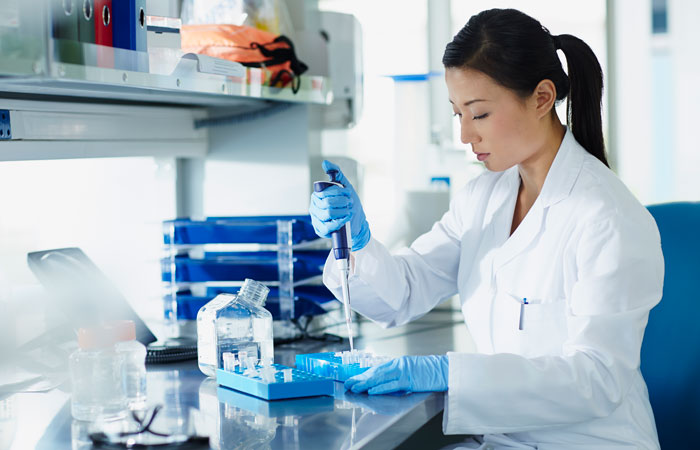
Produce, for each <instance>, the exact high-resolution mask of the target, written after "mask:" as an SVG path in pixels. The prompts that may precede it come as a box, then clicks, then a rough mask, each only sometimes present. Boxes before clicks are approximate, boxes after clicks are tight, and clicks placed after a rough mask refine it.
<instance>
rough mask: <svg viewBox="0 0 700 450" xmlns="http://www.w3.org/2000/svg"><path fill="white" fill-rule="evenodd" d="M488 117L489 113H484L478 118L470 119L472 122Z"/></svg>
mask: <svg viewBox="0 0 700 450" xmlns="http://www.w3.org/2000/svg"><path fill="white" fill-rule="evenodd" d="M488 116H489V113H484V114H481V115H479V116H474V117H472V119H473V120H479V119H485V118H487V117H488Z"/></svg>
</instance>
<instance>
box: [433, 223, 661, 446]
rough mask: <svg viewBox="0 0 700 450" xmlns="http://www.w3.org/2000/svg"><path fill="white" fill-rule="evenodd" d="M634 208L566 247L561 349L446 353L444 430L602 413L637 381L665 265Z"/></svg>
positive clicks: (519, 427)
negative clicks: (569, 252) (567, 288)
mask: <svg viewBox="0 0 700 450" xmlns="http://www.w3.org/2000/svg"><path fill="white" fill-rule="evenodd" d="M644 212H646V211H644ZM635 216H636V217H635V218H625V217H619V216H617V217H614V218H610V219H609V220H604V221H601V222H599V223H596V224H593V225H592V226H587V227H586V229H584V230H583V232H582V233H581V238H580V240H579V241H578V244H577V245H575V246H574V247H573V248H575V249H576V251H575V255H574V256H572V258H575V261H576V267H577V280H576V282H575V283H574V284H573V289H572V292H571V296H570V298H569V299H568V302H569V304H568V308H567V309H568V311H567V329H568V334H567V339H566V341H565V343H564V345H563V349H562V354H561V355H556V356H542V357H537V358H532V359H526V358H524V357H522V356H519V355H514V354H505V353H504V354H494V355H481V354H462V353H449V354H448V355H449V390H448V394H447V398H446V404H447V406H446V412H445V417H444V422H443V427H444V431H445V433H449V434H461V433H464V434H482V433H484V434H485V433H510V432H518V431H531V430H537V429H542V428H549V427H553V426H557V425H565V424H572V423H576V422H583V421H589V420H592V419H595V418H600V417H606V416H608V415H610V414H611V413H612V412H613V411H614V410H615V409H616V408H617V407H618V406H619V405H620V403H621V401H622V400H623V399H624V397H625V395H626V394H627V392H628V390H629V389H630V387H631V386H633V385H635V384H636V383H635V381H636V382H637V383H638V382H639V377H640V375H639V363H640V349H641V344H642V337H643V335H644V329H645V327H646V324H647V319H648V315H649V310H650V309H651V308H652V307H653V306H654V305H656V304H657V303H658V302H659V300H660V298H661V293H662V287H663V275H664V274H663V271H664V263H663V255H662V253H661V244H660V239H659V234H658V229H657V228H656V224H655V222H653V219H652V218H651V216H648V217H647V216H646V215H642V214H637V215H635ZM640 222H641V223H640Z"/></svg>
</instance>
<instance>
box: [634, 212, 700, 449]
mask: <svg viewBox="0 0 700 450" xmlns="http://www.w3.org/2000/svg"><path fill="white" fill-rule="evenodd" d="M648 209H649V212H651V215H652V216H654V219H655V220H656V224H657V225H658V226H659V232H660V234H661V249H662V251H663V254H664V260H665V264H666V273H665V278H664V291H663V297H662V299H661V303H659V304H658V305H657V306H656V307H655V308H654V309H652V310H651V313H650V314H649V324H648V325H647V328H646V332H645V334H644V342H643V344H642V355H641V370H642V374H643V375H644V379H645V380H646V383H647V386H648V388H649V399H650V400H651V406H652V409H653V410H654V417H655V419H656V428H657V430H658V432H659V441H660V443H661V448H662V449H666V448H669V449H670V448H673V449H676V448H678V449H680V448H698V447H694V446H693V445H692V444H691V442H693V441H696V445H697V439H698V438H697V436H696V434H697V432H698V431H699V430H700V203H689V202H688V203H665V204H660V205H652V206H649V207H648Z"/></svg>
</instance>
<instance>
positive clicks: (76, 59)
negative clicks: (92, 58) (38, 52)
mask: <svg viewBox="0 0 700 450" xmlns="http://www.w3.org/2000/svg"><path fill="white" fill-rule="evenodd" d="M51 28H52V36H53V37H54V39H55V42H54V44H55V49H54V51H55V52H56V57H57V59H58V60H59V61H61V62H64V63H70V64H83V48H82V46H81V45H80V42H78V0H51Z"/></svg>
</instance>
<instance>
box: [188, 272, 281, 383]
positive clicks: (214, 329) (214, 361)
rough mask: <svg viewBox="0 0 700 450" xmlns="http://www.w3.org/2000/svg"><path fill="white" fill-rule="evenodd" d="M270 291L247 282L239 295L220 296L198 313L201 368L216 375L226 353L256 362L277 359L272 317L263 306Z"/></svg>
mask: <svg viewBox="0 0 700 450" xmlns="http://www.w3.org/2000/svg"><path fill="white" fill-rule="evenodd" d="M269 292H270V289H268V288H267V287H266V286H265V285H264V284H262V283H259V282H257V281H254V280H251V279H246V280H245V282H244V283H243V287H241V290H240V291H238V294H235V295H234V294H219V295H217V296H216V297H214V299H212V300H211V301H210V302H209V303H207V304H206V305H204V306H203V307H202V308H201V309H200V310H199V312H198V313H197V353H198V360H199V369H200V370H201V371H202V373H204V374H205V375H207V376H210V377H214V376H216V369H217V368H223V354H224V353H229V352H230V353H234V354H235V355H236V356H237V357H238V356H239V355H238V353H239V352H246V354H247V356H248V357H253V358H254V360H255V361H256V363H261V364H262V363H264V362H266V361H267V362H269V363H272V362H273V359H274V353H273V352H274V349H273V343H272V314H270V312H269V311H268V310H266V309H265V308H264V307H263V306H264V305H265V300H266V299H267V294H268V293H269Z"/></svg>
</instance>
